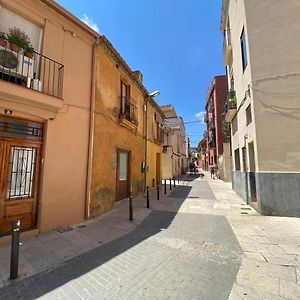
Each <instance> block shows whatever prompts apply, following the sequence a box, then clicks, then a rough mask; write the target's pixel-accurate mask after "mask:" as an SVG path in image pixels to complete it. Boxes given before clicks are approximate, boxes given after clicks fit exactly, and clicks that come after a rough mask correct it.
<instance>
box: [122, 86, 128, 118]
mask: <svg viewBox="0 0 300 300" xmlns="http://www.w3.org/2000/svg"><path fill="white" fill-rule="evenodd" d="M129 99H130V86H129V85H127V84H125V83H124V82H123V81H121V114H123V115H124V117H125V118H126V117H128V118H129V117H130V106H129V105H128V103H129Z"/></svg>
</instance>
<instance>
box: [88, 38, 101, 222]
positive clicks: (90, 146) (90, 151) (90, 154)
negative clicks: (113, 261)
mask: <svg viewBox="0 0 300 300" xmlns="http://www.w3.org/2000/svg"><path fill="white" fill-rule="evenodd" d="M97 41H98V39H97V40H96V41H95V43H94V45H93V53H92V73H91V97H90V124H89V143H88V157H87V161H88V163H87V176H86V197H85V219H89V218H90V203H91V186H92V164H93V149H94V121H95V114H94V112H95V81H96V78H95V77H96V47H97Z"/></svg>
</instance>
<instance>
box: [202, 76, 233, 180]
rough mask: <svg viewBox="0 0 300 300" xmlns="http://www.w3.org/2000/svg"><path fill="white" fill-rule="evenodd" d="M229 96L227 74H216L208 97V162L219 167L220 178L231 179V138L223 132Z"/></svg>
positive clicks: (206, 118) (206, 119)
mask: <svg viewBox="0 0 300 300" xmlns="http://www.w3.org/2000/svg"><path fill="white" fill-rule="evenodd" d="M226 97H227V77H226V75H221V76H215V77H214V78H213V80H212V83H211V85H210V86H209V89H208V93H207V97H206V106H205V108H206V116H205V121H206V125H207V139H208V143H207V144H208V145H207V149H208V163H209V165H210V166H215V167H217V171H216V172H217V174H218V176H219V178H220V179H222V180H225V181H230V180H231V159H230V147H229V138H228V137H226V136H225V135H224V133H223V126H224V104H225V101H226Z"/></svg>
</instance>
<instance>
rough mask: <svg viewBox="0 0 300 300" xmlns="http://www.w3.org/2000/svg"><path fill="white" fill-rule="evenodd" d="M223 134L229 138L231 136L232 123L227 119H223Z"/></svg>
mask: <svg viewBox="0 0 300 300" xmlns="http://www.w3.org/2000/svg"><path fill="white" fill-rule="evenodd" d="M222 129H223V134H224V137H225V138H227V139H229V138H230V123H229V122H226V121H225V120H224V121H223V128H222Z"/></svg>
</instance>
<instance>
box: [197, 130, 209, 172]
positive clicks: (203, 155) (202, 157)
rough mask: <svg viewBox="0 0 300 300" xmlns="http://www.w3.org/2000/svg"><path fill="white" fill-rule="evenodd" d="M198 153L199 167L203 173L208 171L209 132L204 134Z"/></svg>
mask: <svg viewBox="0 0 300 300" xmlns="http://www.w3.org/2000/svg"><path fill="white" fill-rule="evenodd" d="M197 151H198V153H199V155H198V166H199V168H200V169H201V170H202V171H208V150H207V132H205V133H204V137H203V139H202V140H201V141H200V142H199V144H198V147H197Z"/></svg>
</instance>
